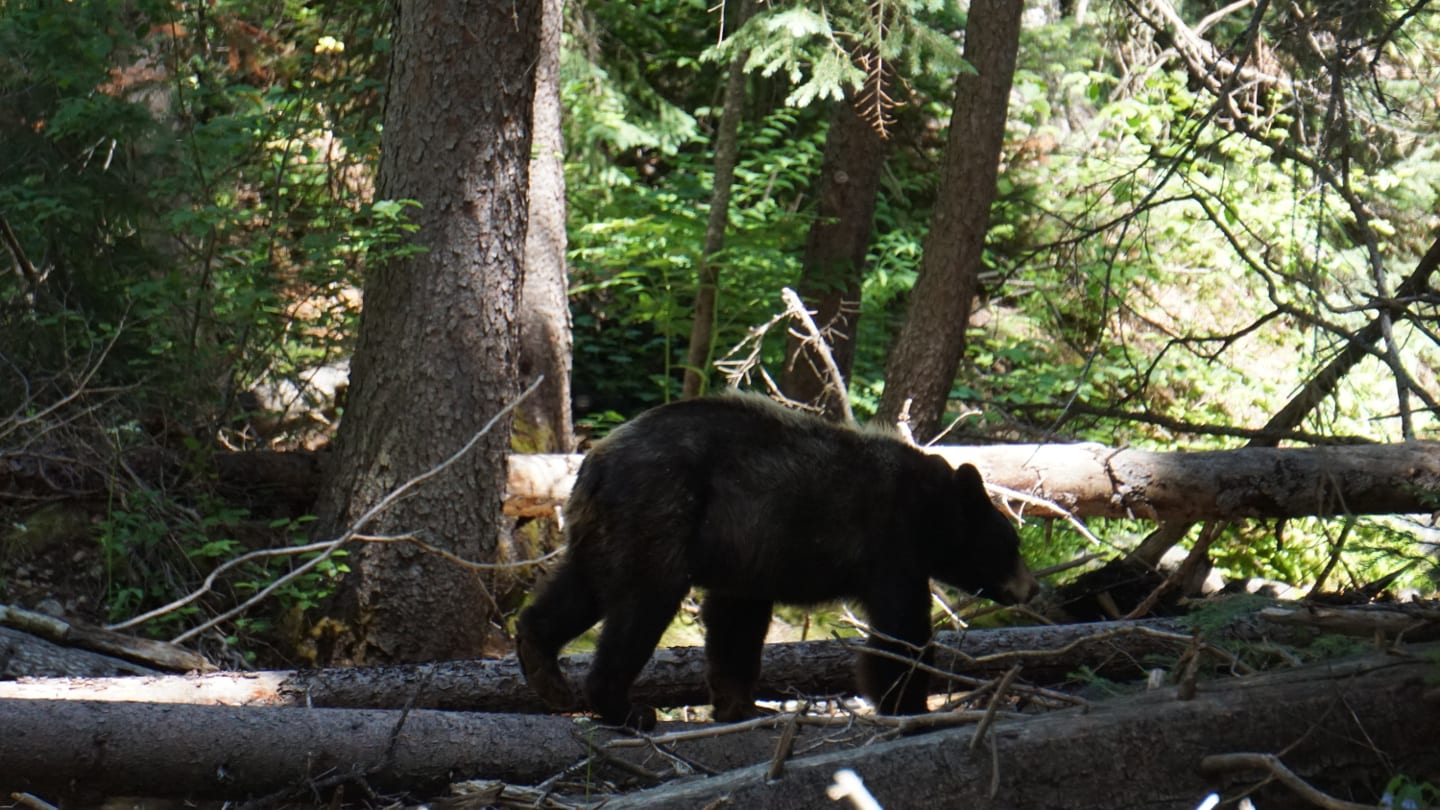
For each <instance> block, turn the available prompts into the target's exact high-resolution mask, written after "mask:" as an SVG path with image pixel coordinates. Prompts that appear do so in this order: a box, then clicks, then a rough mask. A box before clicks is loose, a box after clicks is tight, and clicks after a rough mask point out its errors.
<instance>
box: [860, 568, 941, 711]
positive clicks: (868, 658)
mask: <svg viewBox="0 0 1440 810" xmlns="http://www.w3.org/2000/svg"><path fill="white" fill-rule="evenodd" d="M886 585H888V586H889V587H885V586H886ZM877 586H879V587H876V588H875V590H874V592H873V593H872V595H871V596H870V597H869V598H867V599H866V600H864V604H865V611H866V614H867V616H868V618H869V620H870V630H871V634H870V641H869V645H868V646H869V647H870V649H872V650H876V651H879V652H884V653H886V655H874V654H870V653H868V652H867V653H861V655H860V661H859V680H860V691H861V692H862V693H863V694H864V695H865V697H867V698H869V699H870V702H871V703H874V704H875V710H876V711H878V712H879V713H880V714H923V713H924V712H925V711H926V709H927V707H926V699H927V698H928V697H929V696H930V676H929V675H928V674H927V673H925V672H924V671H922V670H920V669H919V668H918V667H917V664H921V663H924V664H928V663H929V661H930V658H931V655H930V652H929V650H928V649H927V645H928V644H929V642H930V583H929V581H928V580H924V581H921V582H918V583H917V582H913V581H907V582H893V583H877Z"/></svg>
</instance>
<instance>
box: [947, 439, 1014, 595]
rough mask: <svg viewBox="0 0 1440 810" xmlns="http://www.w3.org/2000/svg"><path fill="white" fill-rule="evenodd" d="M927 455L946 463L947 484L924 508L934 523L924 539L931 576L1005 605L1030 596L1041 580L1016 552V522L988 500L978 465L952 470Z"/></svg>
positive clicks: (963, 466) (962, 466)
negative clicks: (936, 518)
mask: <svg viewBox="0 0 1440 810" xmlns="http://www.w3.org/2000/svg"><path fill="white" fill-rule="evenodd" d="M931 458H934V460H935V461H936V462H938V463H939V464H940V465H942V466H944V467H945V470H944V472H943V475H945V476H946V484H945V485H944V486H943V487H941V488H940V493H939V494H938V496H932V497H936V498H937V502H935V503H932V504H930V505H929V506H930V509H929V510H927V511H929V512H930V514H931V515H933V516H936V517H938V523H939V525H938V526H932V527H931V528H930V531H929V532H927V534H928V536H927V537H926V538H925V541H924V542H925V543H926V545H927V546H928V551H929V554H928V556H929V557H930V559H929V566H930V571H929V574H930V576H931V577H933V578H935V579H938V580H940V581H941V582H944V583H947V584H949V585H954V586H955V587H957V588H963V589H964V590H966V591H969V592H970V593H973V594H975V595H977V596H983V597H985V598H987V599H993V600H995V601H996V602H999V603H1001V604H1004V605H1014V604H1019V603H1021V602H1027V601H1029V600H1030V599H1031V598H1033V597H1034V596H1035V595H1036V594H1037V593H1039V592H1040V583H1039V582H1038V581H1037V580H1036V579H1035V575H1034V574H1032V573H1030V569H1029V567H1028V566H1026V565H1025V558H1024V557H1022V556H1021V554H1020V535H1019V534H1017V533H1016V531H1015V526H1014V525H1013V524H1012V523H1011V522H1010V519H1009V518H1007V517H1006V516H1005V515H1004V514H1003V513H1002V512H1001V511H1000V510H999V509H997V508H995V505H994V504H993V503H991V502H990V496H989V494H988V493H987V492H986V491H985V482H984V481H983V480H981V478H980V471H979V470H977V469H975V467H973V466H972V465H970V464H962V465H960V467H958V468H957V469H955V470H953V471H951V470H950V467H949V465H948V464H946V463H945V462H944V461H943V460H942V459H940V458H938V457H934V456H932V457H931Z"/></svg>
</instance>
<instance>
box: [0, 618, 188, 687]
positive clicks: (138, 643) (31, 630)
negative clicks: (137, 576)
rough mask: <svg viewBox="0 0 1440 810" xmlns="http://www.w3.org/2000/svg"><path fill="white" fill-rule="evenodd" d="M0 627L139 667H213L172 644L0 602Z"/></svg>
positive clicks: (180, 669)
mask: <svg viewBox="0 0 1440 810" xmlns="http://www.w3.org/2000/svg"><path fill="white" fill-rule="evenodd" d="M0 626H4V627H12V628H14V629H16V630H19V631H21V632H23V633H26V634H29V635H31V636H35V637H37V638H41V639H44V640H46V641H49V642H52V643H53V644H56V645H60V646H61V647H65V648H73V649H78V650H89V651H92V652H95V653H99V654H101V655H104V656H108V657H111V658H118V659H123V660H125V661H129V662H131V663H133V664H139V665H140V667H138V668H137V669H138V670H145V671H148V669H149V668H154V669H162V670H172V671H176V672H185V671H187V670H200V671H205V670H212V669H214V668H215V667H214V666H212V665H211V664H210V662H209V661H207V660H205V656H203V655H200V654H199V653H195V652H191V651H190V650H187V649H185V648H183V647H177V646H175V645H174V644H168V643H166V642H164V641H155V640H153V639H148V638H140V637H138V636H129V635H125V634H124V633H116V632H112V631H110V630H105V629H103V628H99V627H90V626H88V625H85V624H82V623H80V622H76V621H67V620H65V619H58V618H56V617H54V616H49V615H46V614H44V613H36V612H35V611H33V610H25V609H24V608H21V607H16V606H15V605H0ZM13 638H14V637H12V639H13ZM17 641H18V639H17ZM132 671H135V670H132Z"/></svg>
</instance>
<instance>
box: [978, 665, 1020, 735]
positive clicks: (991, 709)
mask: <svg viewBox="0 0 1440 810" xmlns="http://www.w3.org/2000/svg"><path fill="white" fill-rule="evenodd" d="M1019 674H1020V665H1019V664H1016V665H1015V666H1013V667H1010V668H1009V669H1007V670H1005V674H1004V675H1001V676H1000V682H999V683H997V684H996V685H995V693H994V694H992V695H991V696H990V705H989V706H986V707H985V715H984V716H983V717H981V718H980V723H979V724H978V725H977V726H975V734H974V736H972V737H971V738H970V750H971V751H974V750H975V748H976V747H977V746H978V745H980V741H981V740H983V739H985V732H987V731H989V730H990V726H991V725H992V724H993V723H994V722H995V712H996V711H998V710H999V708H1000V701H1002V700H1004V699H1005V693H1006V691H1008V690H1009V689H1010V682H1011V681H1014V680H1015V676H1016V675H1019Z"/></svg>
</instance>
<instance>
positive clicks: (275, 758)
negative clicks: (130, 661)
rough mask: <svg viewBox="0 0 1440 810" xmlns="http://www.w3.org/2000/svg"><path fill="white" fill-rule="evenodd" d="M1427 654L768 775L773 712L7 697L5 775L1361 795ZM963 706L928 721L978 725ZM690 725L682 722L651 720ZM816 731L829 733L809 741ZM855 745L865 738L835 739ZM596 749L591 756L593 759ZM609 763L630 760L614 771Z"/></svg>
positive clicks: (825, 752)
mask: <svg viewBox="0 0 1440 810" xmlns="http://www.w3.org/2000/svg"><path fill="white" fill-rule="evenodd" d="M1433 652H1434V649H1433V648H1424V647H1414V648H1412V649H1411V651H1410V652H1409V653H1404V652H1401V653H1400V654H1398V655H1397V654H1395V653H1393V652H1392V653H1387V654H1384V655H1376V656H1370V657H1367V658H1361V659H1352V660H1349V661H1343V662H1334V663H1325V664H1319V665H1314V666H1310V667H1305V668H1301V669H1295V670H1290V671H1285V672H1279V673H1272V674H1265V675H1260V676H1253V677H1245V678H1236V679H1224V680H1216V681H1207V682H1204V683H1201V684H1200V685H1199V686H1198V690H1197V692H1196V694H1195V697H1194V699H1191V700H1186V699H1182V698H1181V697H1180V692H1179V690H1178V689H1177V688H1175V687H1163V688H1160V689H1155V690H1152V691H1150V692H1148V693H1146V694H1144V695H1142V696H1140V697H1126V698H1119V699H1115V700H1111V701H1107V702H1104V703H1098V704H1092V705H1091V706H1089V707H1087V708H1085V709H1077V710H1068V711H1057V712H1051V713H1049V714H1047V715H1043V716H1038V717H1037V716H1017V715H1015V714H1013V713H1012V712H1010V711H1008V710H1005V711H1001V712H1000V713H999V715H998V717H997V721H996V722H995V724H994V725H993V726H991V727H990V731H989V732H988V733H989V734H990V735H991V739H992V740H993V745H982V746H979V747H978V748H972V746H971V739H972V738H973V737H974V735H975V728H974V726H973V725H967V726H966V727H962V728H950V729H946V730H941V731H933V732H931V733H926V734H922V735H919V736H913V737H900V738H899V739H891V740H890V741H888V742H886V741H879V740H881V739H882V734H883V733H884V732H886V731H890V735H889V736H891V737H892V738H893V736H894V730H893V727H878V728H877V727H875V726H871V725H869V724H868V723H867V722H866V721H864V720H842V721H841V723H842V724H843V725H842V727H841V728H835V727H833V726H831V727H826V726H818V727H817V726H811V725H800V726H798V729H797V730H798V734H799V739H798V740H797V742H796V744H795V745H794V747H793V749H792V750H793V751H795V752H805V754H804V755H801V756H798V757H796V758H793V759H791V760H790V761H788V762H785V763H784V767H783V772H782V773H780V774H775V772H774V768H773V765H772V764H769V763H770V762H771V760H772V759H773V758H774V756H775V751H776V746H777V737H779V736H781V735H780V734H779V732H778V731H777V729H775V728H774V727H770V728H763V729H757V728H753V727H752V728H751V729H750V730H748V731H742V732H739V733H733V734H728V735H725V736H711V737H708V738H704V737H702V738H700V739H691V740H685V741H676V740H671V741H668V742H666V743H665V744H664V746H663V747H664V749H665V752H664V753H663V754H662V753H661V752H660V750H658V749H659V748H660V746H655V745H650V744H646V743H644V742H643V741H639V740H635V739H633V738H628V739H616V736H615V735H614V734H613V733H612V732H608V731H605V730H604V729H600V728H598V727H596V726H594V725H591V724H582V723H577V721H575V720H574V719H571V718H565V717H536V716H516V715H505V714H489V715H477V714H464V713H454V712H436V711H430V710H424V709H412V710H409V711H375V710H345V709H305V708H264V707H250V708H243V709H242V708H233V707H205V706H183V705H172V704H143V703H94V702H83V701H22V700H0V784H3V785H6V786H7V788H9V789H11V790H28V791H32V792H37V793H42V794H50V795H52V796H56V797H63V798H67V799H73V800H75V801H77V803H78V802H83V801H85V800H91V801H93V800H95V799H97V798H99V797H102V796H105V795H132V796H133V795H147V796H175V797H194V798H201V797H224V798H242V797H245V796H254V795H257V794H272V793H274V792H276V791H286V790H289V791H296V792H297V794H301V793H303V795H304V796H306V797H308V798H311V799H312V800H313V797H314V793H311V792H310V791H316V790H318V791H322V792H323V789H324V787H325V786H326V785H327V784H329V785H333V784H335V783H336V782H337V781H342V780H346V779H352V780H363V782H364V783H365V785H366V786H368V787H369V788H371V789H375V790H382V791H389V790H409V791H412V792H413V793H417V794H421V795H423V794H425V793H427V792H432V791H435V790H437V789H438V788H440V787H441V786H443V785H444V784H446V783H449V782H452V781H455V780H458V779H463V778H467V777H484V778H488V779H500V780H504V781H507V782H514V783H536V782H539V781H541V780H544V779H546V778H548V777H551V776H554V775H556V774H559V773H561V772H562V771H565V770H567V769H570V768H574V771H572V772H573V773H574V774H575V776H574V779H573V780H572V781H574V782H580V783H582V785H583V788H582V789H584V790H586V791H587V797H588V800H591V801H593V799H594V798H595V797H594V796H593V795H590V794H589V791H591V790H597V789H599V788H600V787H601V786H602V785H604V784H606V783H607V782H611V781H613V782H616V783H620V784H631V785H633V784H635V783H636V782H637V781H639V782H641V783H642V784H643V783H644V782H654V781H661V780H664V779H668V778H671V777H673V776H675V775H677V766H676V763H677V762H683V763H686V767H687V768H692V769H694V770H700V771H702V772H721V771H731V772H730V773H726V774H724V775H720V776H715V777H711V778H708V779H703V780H698V781H697V780H694V779H691V780H682V781H681V782H679V783H677V784H673V785H669V786H662V787H660V788H656V789H654V790H650V791H643V792H639V793H634V794H631V795H628V796H620V797H616V798H613V799H611V801H610V803H609V804H607V807H608V806H618V807H687V808H688V807H701V806H707V805H708V804H709V803H710V802H711V801H713V800H714V799H716V798H718V797H720V796H722V795H728V796H730V798H731V805H730V806H736V807H812V806H813V807H833V806H834V805H833V804H832V803H830V802H829V801H828V800H827V799H826V798H825V788H826V785H827V783H828V782H829V781H830V779H831V778H832V777H833V774H834V773H835V771H836V770H837V769H839V768H841V767H847V768H854V769H856V770H858V771H859V772H860V775H861V776H862V777H863V778H864V779H865V782H866V784H867V786H868V787H869V788H870V790H871V791H872V792H874V793H875V794H876V797H877V798H878V799H879V800H880V801H881V802H882V804H884V806H887V807H928V806H936V807H938V806H965V807H982V808H983V807H1066V808H1086V807H1106V808H1131V807H1134V808H1142V807H1143V808H1153V807H1185V808H1189V807H1194V806H1195V805H1197V804H1199V802H1200V800H1201V799H1202V798H1203V797H1204V796H1205V795H1206V794H1207V793H1209V792H1211V791H1225V792H1227V793H1231V794H1232V795H1233V793H1234V792H1235V791H1237V790H1240V789H1246V788H1249V787H1250V786H1253V785H1254V784H1255V780H1254V779H1253V778H1252V777H1253V775H1252V774H1244V773H1222V774H1218V775H1212V774H1207V773H1205V772H1202V770H1201V769H1200V768H1199V767H1198V766H1199V763H1200V761H1201V759H1202V758H1204V757H1206V756H1209V755H1213V754H1224V753H1233V752H1241V751H1256V752H1266V753H1273V752H1283V753H1282V756H1283V761H1284V763H1285V764H1286V765H1287V766H1289V767H1290V768H1291V769H1292V770H1294V771H1295V772H1297V773H1298V774H1300V775H1301V776H1302V777H1303V778H1306V779H1309V780H1312V781H1313V782H1314V783H1315V784H1316V786H1318V787H1320V788H1322V789H1324V790H1327V791H1329V792H1331V793H1332V794H1337V795H1341V796H1344V797H1346V798H1351V799H1360V800H1365V801H1370V802H1374V801H1375V800H1376V799H1378V797H1379V793H1380V791H1381V790H1382V789H1383V788H1384V786H1385V784H1386V782H1387V780H1388V779H1390V778H1391V777H1392V776H1394V775H1395V774H1397V773H1400V774H1407V775H1411V776H1415V777H1419V778H1427V777H1428V776H1429V775H1430V774H1433V773H1435V769H1436V768H1440V749H1437V748H1436V747H1435V745H1434V740H1433V729H1434V728H1436V727H1437V724H1440V700H1437V699H1436V696H1435V694H1434V688H1433V686H1431V685H1429V684H1428V683H1427V676H1428V673H1429V671H1430V669H1431V668H1432V666H1431V665H1430V663H1429V662H1428V660H1427V658H1426V657H1425V656H1426V654H1427V653H1430V654H1433ZM976 714H978V713H974V712H972V713H968V714H962V715H944V714H942V715H932V716H930V718H929V720H930V722H932V723H935V722H945V721H955V722H962V723H970V724H973V722H974V720H975V717H974V715H976ZM817 722H824V721H817ZM917 727H918V728H921V729H923V728H924V727H925V724H924V723H920V724H918V725H917ZM157 728H163V729H164V730H165V733H163V734H157V733H156V731H155V730H156V729H157ZM687 728H695V727H694V726H688V725H687V724H674V725H671V724H665V725H663V726H662V727H661V728H660V729H657V731H658V732H659V733H666V732H673V731H677V730H683V729H687ZM699 728H700V729H704V730H706V731H709V732H711V733H712V734H713V732H715V731H716V730H718V729H717V728H716V727H714V726H709V725H706V726H701V727H699ZM697 730H698V729H697ZM626 737H628V735H626ZM822 740H829V742H830V743H831V745H830V747H829V748H828V749H827V748H824V747H821V748H818V749H817V748H816V747H815V746H817V745H819V744H820V743H821V741H822ZM837 744H838V747H840V748H844V749H847V750H842V751H836V745H837ZM858 745H863V746H864V752H863V754H857V753H856V752H855V751H854V750H848V749H851V748H853V747H855V746H858ZM592 746H594V747H601V748H603V750H604V753H603V754H601V755H600V757H598V758H591V757H590V752H591V751H592V750H594V748H592ZM617 760H623V761H624V763H626V764H624V765H622V766H620V767H618V768H617V767H612V764H613V763H615V762H616V761H617ZM756 763H767V764H756ZM746 766H749V767H746ZM732 769H739V770H732ZM637 776H639V777H640V778H639V779H638V780H637ZM776 777H778V778H776ZM78 791H85V793H78ZM1261 797H1262V798H1264V799H1269V800H1270V801H1264V800H1262V801H1261V806H1265V807H1272V806H1283V804H1282V803H1281V802H1279V799H1280V798H1283V797H1282V796H1280V795H1279V794H1275V793H1270V794H1268V795H1267V794H1261ZM271 798H274V797H273V796H272V797H271ZM577 798H578V797H577Z"/></svg>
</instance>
